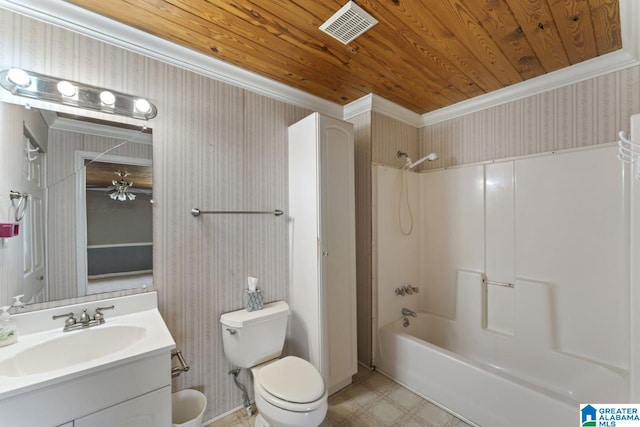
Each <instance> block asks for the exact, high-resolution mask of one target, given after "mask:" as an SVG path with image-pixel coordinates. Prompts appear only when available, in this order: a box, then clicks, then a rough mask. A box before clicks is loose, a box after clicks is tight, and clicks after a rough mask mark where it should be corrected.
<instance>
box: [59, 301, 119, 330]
mask: <svg viewBox="0 0 640 427" xmlns="http://www.w3.org/2000/svg"><path fill="white" fill-rule="evenodd" d="M114 308H116V307H115V306H114V305H110V306H108V307H98V308H96V314H95V315H94V316H93V318H91V316H90V315H89V313H87V309H86V308H85V309H84V310H82V314H81V315H80V319H77V320H76V317H75V314H74V313H73V312H71V313H65V314H56V315H54V316H53V320H56V319H60V318H63V317H66V318H67V319H66V320H65V321H64V329H62V331H63V332H69V331H75V330H76V329H83V328H90V327H92V326H98V325H102V324H103V323H104V322H105V320H104V314H102V312H103V311H104V310H113V309H114Z"/></svg>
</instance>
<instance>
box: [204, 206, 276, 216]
mask: <svg viewBox="0 0 640 427" xmlns="http://www.w3.org/2000/svg"><path fill="white" fill-rule="evenodd" d="M283 213H284V212H282V211H281V210H280V209H276V210H274V211H201V210H200V209H198V208H193V209H191V215H193V216H200V215H201V214H216V215H223V214H254V215H260V214H270V215H275V216H280V215H282V214H283Z"/></svg>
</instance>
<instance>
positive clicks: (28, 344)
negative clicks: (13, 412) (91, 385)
mask: <svg viewBox="0 0 640 427" xmlns="http://www.w3.org/2000/svg"><path fill="white" fill-rule="evenodd" d="M109 305H114V306H115V308H114V309H113V310H110V311H109V312H108V313H106V314H105V323H104V324H102V325H98V326H92V327H90V328H86V329H79V330H76V331H71V332H63V330H62V329H63V327H64V320H63V319H57V320H53V319H52V316H54V315H59V314H61V313H69V312H74V313H76V315H79V314H80V313H81V312H82V311H83V310H85V309H86V310H87V312H88V313H94V312H95V310H96V308H98V307H104V306H109ZM13 318H14V320H15V321H16V323H17V325H18V334H19V335H18V342H17V343H15V344H11V345H8V346H5V347H0V406H1V405H2V402H3V399H8V398H12V397H14V396H18V395H21V394H23V393H26V392H29V391H31V390H36V389H41V388H42V387H45V386H49V385H54V384H61V383H63V382H65V381H69V380H73V379H76V378H79V377H81V376H86V375H93V374H96V375H97V373H98V372H101V371H105V370H108V369H112V368H115V367H118V366H124V365H130V364H131V363H137V362H136V361H139V360H142V359H147V358H149V357H155V355H160V354H162V355H164V354H166V353H167V351H171V350H172V349H173V348H175V342H174V341H173V338H171V334H170V333H169V330H168V329H167V326H166V325H165V323H164V321H163V319H162V316H160V312H159V311H158V305H157V294H156V293H155V292H147V293H140V294H136V295H128V296H123V297H117V298H112V299H109V300H101V301H92V302H86V303H78V304H72V305H68V306H62V307H57V308H51V309H44V310H40V311H32V312H28V313H21V314H17V315H14V316H13ZM166 362H167V366H166V370H167V375H170V372H171V366H170V364H169V361H168V360H167V361H166ZM0 412H1V411H0ZM3 421H4V420H3ZM0 425H4V424H3V422H0Z"/></svg>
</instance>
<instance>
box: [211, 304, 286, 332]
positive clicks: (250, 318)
mask: <svg viewBox="0 0 640 427" xmlns="http://www.w3.org/2000/svg"><path fill="white" fill-rule="evenodd" d="M288 315H289V304H287V303H286V302H285V301H276V302H271V303H269V304H265V305H264V308H263V309H262V310H256V311H247V310H245V309H242V310H236V311H230V312H229V313H224V314H223V315H222V316H220V323H222V324H223V325H225V326H231V327H234V328H242V327H245V326H248V325H251V324H255V323H261V322H266V321H267V320H271V319H273V318H275V317H281V316H288Z"/></svg>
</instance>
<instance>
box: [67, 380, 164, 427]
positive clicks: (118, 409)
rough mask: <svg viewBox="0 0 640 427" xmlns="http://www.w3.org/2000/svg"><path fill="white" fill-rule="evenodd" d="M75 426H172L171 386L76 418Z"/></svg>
mask: <svg viewBox="0 0 640 427" xmlns="http://www.w3.org/2000/svg"><path fill="white" fill-rule="evenodd" d="M73 425H74V427H170V426H171V387H170V386H167V387H163V388H161V389H158V390H156V391H152V392H151V393H147V394H143V395H142V396H139V397H136V398H134V399H131V400H127V401H125V402H122V403H119V404H117V405H114V406H112V407H110V408H107V409H103V410H102V411H98V412H95V413H93V414H91V415H87V416H86V417H83V418H80V419H77V420H75V423H74V424H73Z"/></svg>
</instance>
